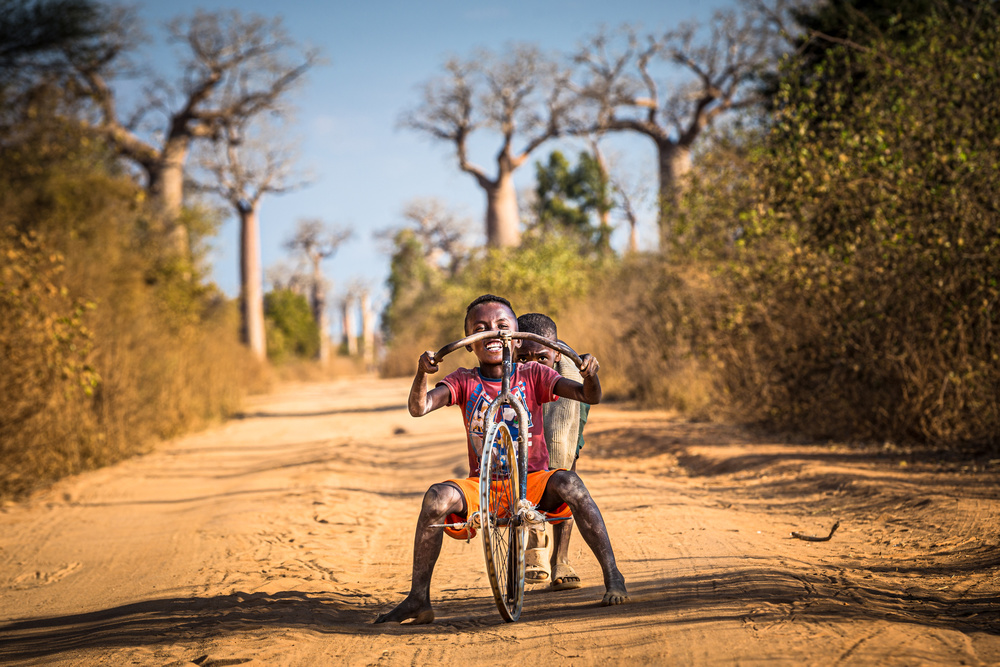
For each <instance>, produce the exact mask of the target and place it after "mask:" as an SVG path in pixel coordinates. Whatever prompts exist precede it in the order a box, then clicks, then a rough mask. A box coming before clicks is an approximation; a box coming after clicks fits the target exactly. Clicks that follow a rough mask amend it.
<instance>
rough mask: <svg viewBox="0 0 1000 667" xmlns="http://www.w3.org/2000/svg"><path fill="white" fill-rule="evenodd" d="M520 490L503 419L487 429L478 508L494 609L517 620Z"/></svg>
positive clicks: (521, 577)
mask: <svg viewBox="0 0 1000 667" xmlns="http://www.w3.org/2000/svg"><path fill="white" fill-rule="evenodd" d="M519 490H520V479H519V477H518V475H517V444H516V443H515V442H514V440H513V439H512V438H511V436H510V429H508V428H507V425H506V424H505V423H503V422H500V423H497V424H493V425H492V426H490V428H489V430H487V432H486V438H485V440H484V443H483V459H482V464H481V466H480V471H479V511H480V517H481V518H482V527H483V550H484V551H485V553H486V573H487V574H488V575H489V578H490V586H491V587H492V588H493V597H494V598H495V599H496V603H497V609H499V610H500V615H501V616H502V617H503V618H504V620H506V621H516V620H517V619H518V617H519V616H520V615H521V604H522V603H523V602H524V540H525V535H523V532H524V531H522V530H521V529H520V527H519V526H518V521H517V516H516V514H515V511H516V506H517V501H518V498H519V497H520V495H519Z"/></svg>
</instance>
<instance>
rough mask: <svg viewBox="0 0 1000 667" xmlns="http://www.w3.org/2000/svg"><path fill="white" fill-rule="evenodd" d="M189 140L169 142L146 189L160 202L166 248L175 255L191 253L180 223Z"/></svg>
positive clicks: (185, 230) (183, 227)
mask: <svg viewBox="0 0 1000 667" xmlns="http://www.w3.org/2000/svg"><path fill="white" fill-rule="evenodd" d="M187 154H188V142H187V141H184V142H180V141H172V142H168V143H167V145H166V146H164V149H163V157H162V159H161V160H160V163H159V164H158V165H157V168H156V169H155V170H152V171H150V173H149V191H150V193H151V194H152V195H153V197H154V198H155V199H156V200H157V202H158V203H159V205H160V211H159V212H160V215H162V216H163V222H164V227H163V232H164V236H165V239H166V242H167V248H168V250H169V251H170V252H172V253H173V254H174V256H176V257H185V258H187V257H190V254H191V246H190V240H189V238H188V232H187V228H186V227H185V226H184V225H183V224H181V223H180V216H181V206H182V205H183V204H184V162H185V160H187Z"/></svg>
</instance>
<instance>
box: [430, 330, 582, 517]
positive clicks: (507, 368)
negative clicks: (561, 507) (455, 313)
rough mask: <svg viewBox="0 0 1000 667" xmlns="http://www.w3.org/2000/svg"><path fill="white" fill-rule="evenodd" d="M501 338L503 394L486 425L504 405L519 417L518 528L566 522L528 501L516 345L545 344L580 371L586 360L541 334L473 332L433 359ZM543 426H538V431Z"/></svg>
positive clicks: (525, 417)
mask: <svg viewBox="0 0 1000 667" xmlns="http://www.w3.org/2000/svg"><path fill="white" fill-rule="evenodd" d="M494 338H498V339H500V341H501V342H503V362H502V363H503V378H502V380H501V384H500V393H499V394H497V397H496V398H495V399H493V402H492V403H491V404H490V407H489V408H488V409H487V411H486V415H485V417H484V423H486V424H492V423H494V421H496V415H497V411H498V410H500V409H501V408H502V407H503V406H504V405H510V406H511V407H513V408H514V412H515V413H516V415H517V423H518V434H517V463H518V467H517V473H518V481H519V482H520V483H519V485H518V486H519V488H520V491H519V493H518V495H519V498H518V500H517V507H516V508H514V517H513V520H514V522H515V526H518V527H520V526H521V524H522V523H524V522H528V523H541V522H543V521H553V522H554V521H562V520H563V519H547V518H546V517H545V515H544V514H542V513H541V512H537V511H536V510H535V507H534V505H532V504H531V503H530V502H528V500H527V497H526V493H527V486H528V442H529V441H530V439H531V433H530V431H529V430H528V428H527V424H528V410H527V408H526V407H525V406H524V405H523V404H522V403H521V401H520V400H519V399H518V398H517V397H516V396H515V395H513V394H511V392H510V378H511V375H512V374H513V363H514V361H513V358H512V356H513V347H514V345H513V342H514V341H515V340H518V339H520V340H530V341H534V342H536V343H539V344H541V345H544V346H546V347H548V348H550V349H552V350H555V351H556V352H559V353H560V354H564V355H566V356H567V357H569V358H570V359H572V361H573V363H575V364H576V366H577V367H578V368H579V367H581V366H583V360H582V359H581V358H580V356H579V355H578V354H577V353H576V352H575V351H574V350H573V349H572V348H571V347H569V346H568V345H566V344H565V343H561V342H559V341H553V340H549V339H548V338H545V337H543V336H539V335H538V334H533V333H527V332H522V331H506V330H500V331H480V332H478V333H474V334H472V335H471V336H466V337H465V338H463V339H462V340H458V341H455V342H454V343H449V344H447V345H445V346H444V347H442V348H441V349H440V350H438V351H437V352H435V353H434V360H435V361H437V362H440V361H441V360H442V359H443V358H444V357H445V356H447V355H449V354H451V353H452V352H454V351H455V350H458V349H461V348H463V347H466V346H468V345H472V344H473V343H477V342H479V341H483V340H490V339H494ZM522 424H523V425H525V428H521V427H520V426H521V425H522ZM540 427H541V425H539V428H540ZM479 455H480V458H482V452H480V453H479ZM478 520H479V517H468V518H467V519H466V521H465V522H464V523H455V524H436V525H439V526H441V527H445V526H446V527H448V528H456V529H460V528H464V527H467V526H468V525H469V524H470V523H471V524H473V526H474V527H476V528H478V526H475V522H476V521H478Z"/></svg>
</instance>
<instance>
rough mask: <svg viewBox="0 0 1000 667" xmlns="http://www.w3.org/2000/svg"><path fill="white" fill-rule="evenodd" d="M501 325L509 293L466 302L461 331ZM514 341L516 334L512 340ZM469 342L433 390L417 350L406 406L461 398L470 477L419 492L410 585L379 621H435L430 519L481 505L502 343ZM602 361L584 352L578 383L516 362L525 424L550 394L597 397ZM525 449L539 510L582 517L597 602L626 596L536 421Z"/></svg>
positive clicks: (598, 522) (510, 318)
mask: <svg viewBox="0 0 1000 667" xmlns="http://www.w3.org/2000/svg"><path fill="white" fill-rule="evenodd" d="M503 329H509V330H512V331H517V318H516V316H515V315H514V310H513V308H511V305H510V302H508V301H507V300H506V299H503V298H501V297H497V296H493V295H492V294H484V295H483V296H481V297H479V298H477V299H476V300H474V301H473V302H472V303H470V304H469V307H468V308H467V310H466V316H465V333H466V335H468V334H472V333H475V332H479V331H496V330H503ZM519 342H520V341H515V344H517V343H519ZM470 347H471V351H472V352H473V353H474V354H475V355H476V358H477V359H478V360H479V367H478V368H475V369H467V368H460V369H458V370H457V371H455V372H454V373H451V374H450V375H448V376H447V377H445V378H444V380H442V381H441V382H439V383H438V384H437V385H436V386H435V387H434V388H433V389H431V390H430V391H428V390H427V375H429V374H432V373H436V372H437V371H438V364H437V361H436V360H435V359H434V353H433V352H424V353H423V354H422V355H420V360H419V362H418V366H417V373H416V375H415V376H414V378H413V385H412V387H411V388H410V396H409V400H408V402H407V407H408V408H409V412H410V414H411V415H413V416H414V417H421V416H423V415H425V414H427V413H429V412H431V411H433V410H437V409H438V408H441V407H444V406H445V405H458V406H459V407H461V408H462V409H463V416H464V421H465V427H466V433H467V436H468V448H469V465H470V476H469V477H468V478H467V479H462V480H457V479H451V480H447V481H445V482H441V483H439V484H434V485H432V486H431V487H430V488H429V489H428V490H427V493H426V494H424V500H423V504H422V506H421V508H420V514H419V516H418V517H417V527H416V532H415V535H414V539H413V569H412V574H411V580H410V592H409V594H408V595H407V596H406V598H405V599H404V600H403V601H402V602H400V603H399V604H398V605H396V607H394V608H393V609H392V610H391V611H389V612H386V613H384V614H379V616H378V617H377V618H376V619H375V622H376V623H387V622H389V621H395V622H397V623H402V622H403V621H408V620H409V621H412V622H413V623H430V622H432V621H433V620H434V609H433V607H432V605H431V599H430V587H431V576H432V575H433V573H434V565H435V564H436V563H437V559H438V556H439V555H440V553H441V545H442V542H443V539H444V534H443V531H441V530H440V529H439V528H434V527H433V524H437V523H444V522H445V517H447V516H449V515H451V514H455V515H458V516H459V517H461V518H466V517H468V516H469V515H470V514H471V513H473V512H476V511H477V510H478V509H479V479H478V475H479V460H480V458H481V455H482V448H483V440H482V438H483V434H484V433H485V431H486V426H487V425H486V424H484V423H483V419H482V417H483V415H484V413H485V412H486V408H487V407H488V406H489V404H490V403H491V402H492V401H493V399H495V398H496V396H497V395H498V394H499V392H500V385H501V379H502V376H503V345H502V344H501V343H500V341H499V340H488V341H479V342H477V343H473V344H472V345H471V346H470ZM599 367H600V365H599V364H598V363H597V359H595V358H594V357H592V356H590V355H584V366H583V377H584V381H583V384H580V383H579V382H574V381H572V380H568V379H566V378H563V377H560V376H559V374H558V373H556V372H555V371H553V370H552V369H549V368H546V367H544V366H542V365H540V364H526V365H521V364H516V365H515V368H514V372H513V376H512V377H511V390H512V391H520V392H521V393H522V398H523V399H524V402H525V406H526V407H527V409H528V412H529V422H530V423H529V424H528V428H529V429H530V428H531V424H532V423H533V424H540V423H541V421H542V415H541V404H542V403H544V402H547V401H551V400H554V398H555V396H562V397H565V398H570V399H573V400H576V401H581V402H586V403H597V402H599V401H600V400H601V383H600V380H598V378H597V371H598V368H599ZM528 451H529V454H528V488H527V497H528V500H530V501H531V502H533V503H535V504H536V505H537V506H538V509H539V510H541V511H543V512H548V513H551V514H555V515H556V516H559V515H564V516H565V515H566V514H567V513H568V511H572V515H573V516H574V517H576V521H577V523H578V524H579V527H580V534H581V535H582V536H583V539H584V541H586V543H587V545H588V546H589V547H590V548H591V550H592V551H593V552H594V555H595V556H596V557H597V560H598V562H599V563H600V565H601V570H602V572H603V573H604V586H605V593H604V599H603V601H602V604H603V605H614V604H622V603H624V602H628V601H629V597H628V591H627V590H626V588H625V578H624V577H623V576H622V573H621V572H620V571H619V570H618V566H617V564H616V563H615V555H614V551H613V550H612V549H611V542H610V540H608V533H607V529H606V527H605V525H604V519H603V518H602V517H601V512H600V510H599V509H598V508H597V505H596V504H595V503H594V500H593V499H592V498H591V497H590V493H589V492H588V491H587V487H586V486H584V484H583V481H582V480H581V479H580V478H579V477H578V476H577V474H576V473H574V472H571V471H567V470H549V469H548V467H549V466H548V458H549V454H548V449H547V448H546V446H545V438H544V434H543V433H542V429H541V428H534V429H532V437H531V442H530V443H529V450H528ZM567 506H568V508H567Z"/></svg>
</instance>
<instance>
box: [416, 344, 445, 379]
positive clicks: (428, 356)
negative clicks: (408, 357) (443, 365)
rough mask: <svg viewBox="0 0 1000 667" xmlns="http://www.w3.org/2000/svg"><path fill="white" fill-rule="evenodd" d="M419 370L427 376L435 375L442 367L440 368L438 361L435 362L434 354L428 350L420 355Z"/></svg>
mask: <svg viewBox="0 0 1000 667" xmlns="http://www.w3.org/2000/svg"><path fill="white" fill-rule="evenodd" d="M417 368H418V370H420V372H421V373H424V374H425V375H433V374H434V373H437V372H438V369H439V368H440V367H439V366H438V363H437V361H435V360H434V352H433V351H432V350H427V351H426V352H424V353H423V354H421V355H420V360H419V361H418V362H417Z"/></svg>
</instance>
